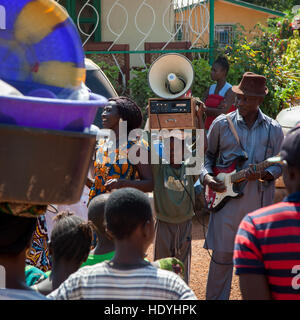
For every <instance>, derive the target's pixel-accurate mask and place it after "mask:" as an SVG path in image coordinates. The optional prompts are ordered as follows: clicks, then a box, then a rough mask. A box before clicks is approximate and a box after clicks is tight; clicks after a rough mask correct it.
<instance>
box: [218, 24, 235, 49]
mask: <svg viewBox="0 0 300 320" xmlns="http://www.w3.org/2000/svg"><path fill="white" fill-rule="evenodd" d="M215 39H216V41H217V42H218V43H219V45H220V46H226V45H231V44H232V42H233V39H234V29H233V25H216V26H215Z"/></svg>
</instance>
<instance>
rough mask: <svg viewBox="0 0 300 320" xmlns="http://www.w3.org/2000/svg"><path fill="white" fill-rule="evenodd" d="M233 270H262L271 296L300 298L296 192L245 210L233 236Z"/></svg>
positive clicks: (299, 225) (299, 198) (299, 223)
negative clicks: (245, 212)
mask: <svg viewBox="0 0 300 320" xmlns="http://www.w3.org/2000/svg"><path fill="white" fill-rule="evenodd" d="M234 264H235V267H236V274H238V275H239V274H246V273H251V274H265V275H266V277H267V280H268V283H269V287H270V291H271V294H272V298H273V299H276V300H294V299H295V300H300V273H298V272H299V271H300V192H296V193H293V194H291V195H289V196H288V197H287V198H285V199H284V200H283V202H280V203H276V204H273V205H271V206H268V207H264V208H261V209H259V210H257V211H254V212H252V213H250V214H248V215H247V216H246V217H245V218H244V219H243V221H242V222H241V224H240V227H239V231H238V233H237V236H236V238H235V250H234Z"/></svg>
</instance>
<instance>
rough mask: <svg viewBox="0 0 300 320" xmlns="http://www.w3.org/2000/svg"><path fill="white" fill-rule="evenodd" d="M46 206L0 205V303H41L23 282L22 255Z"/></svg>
mask: <svg viewBox="0 0 300 320" xmlns="http://www.w3.org/2000/svg"><path fill="white" fill-rule="evenodd" d="M45 211H46V206H33V205H27V204H17V205H16V204H8V203H1V204H0V266H1V268H0V300H3V299H4V300H44V299H45V297H44V296H42V295H41V294H39V293H37V292H35V291H34V290H31V289H30V288H29V286H28V285H27V284H26V281H25V259H26V251H27V250H28V249H29V248H30V247H31V241H32V236H33V233H34V231H35V230H36V226H37V216H38V215H40V214H43V213H44V212H45Z"/></svg>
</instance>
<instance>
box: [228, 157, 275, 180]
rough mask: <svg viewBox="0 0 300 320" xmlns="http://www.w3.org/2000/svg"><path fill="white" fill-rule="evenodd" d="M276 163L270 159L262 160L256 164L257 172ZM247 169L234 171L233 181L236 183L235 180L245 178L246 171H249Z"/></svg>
mask: <svg viewBox="0 0 300 320" xmlns="http://www.w3.org/2000/svg"><path fill="white" fill-rule="evenodd" d="M273 164H274V163H272V162H270V161H268V160H265V161H263V162H260V163H258V164H256V171H257V172H262V171H263V170H264V169H266V168H268V167H270V166H272V165H273ZM247 169H248V168H246V169H243V170H241V171H239V172H237V173H234V174H233V175H232V176H231V182H232V183H235V182H241V181H243V180H245V179H246V172H247Z"/></svg>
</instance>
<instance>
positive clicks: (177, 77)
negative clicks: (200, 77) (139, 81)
mask: <svg viewBox="0 0 300 320" xmlns="http://www.w3.org/2000/svg"><path fill="white" fill-rule="evenodd" d="M148 81H149V86H150V88H151V89H152V91H153V92H154V93H155V94H156V95H157V96H159V97H160V98H163V99H177V98H179V97H181V96H183V95H184V94H185V93H186V92H187V91H188V90H189V89H190V88H191V86H192V84H193V81H194V69H193V66H192V64H191V62H190V60H189V59H187V58H186V57H185V56H183V55H181V54H178V53H170V54H164V55H162V56H160V57H159V58H158V59H156V60H155V61H154V62H153V63H152V65H151V67H150V70H149V73H148Z"/></svg>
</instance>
